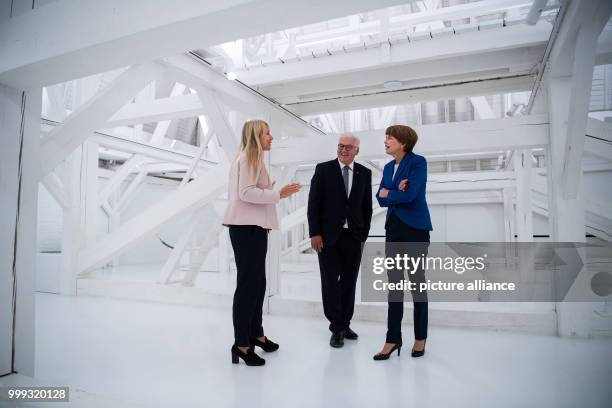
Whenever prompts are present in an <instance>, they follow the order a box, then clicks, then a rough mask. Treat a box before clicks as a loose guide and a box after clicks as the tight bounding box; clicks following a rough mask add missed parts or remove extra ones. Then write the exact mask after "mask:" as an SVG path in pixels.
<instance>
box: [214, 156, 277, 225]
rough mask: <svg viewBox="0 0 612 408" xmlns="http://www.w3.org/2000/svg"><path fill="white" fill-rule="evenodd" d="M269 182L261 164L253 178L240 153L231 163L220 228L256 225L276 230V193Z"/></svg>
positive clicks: (264, 167)
mask: <svg viewBox="0 0 612 408" xmlns="http://www.w3.org/2000/svg"><path fill="white" fill-rule="evenodd" d="M272 185H273V184H272V181H271V180H270V176H269V175H268V171H267V170H266V166H265V165H264V164H263V163H262V164H261V166H260V167H259V169H258V170H257V172H255V174H254V173H253V172H252V171H251V169H249V168H248V166H247V162H246V156H245V155H244V154H243V153H241V154H240V156H239V157H238V158H237V159H236V160H234V163H233V164H232V167H231V169H230V175H229V191H228V204H227V209H226V210H225V216H224V217H223V225H226V226H229V225H259V226H260V227H262V228H266V229H278V218H277V215H276V203H277V202H278V201H279V200H280V193H279V192H278V191H274V190H272Z"/></svg>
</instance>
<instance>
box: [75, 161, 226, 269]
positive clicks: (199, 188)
mask: <svg viewBox="0 0 612 408" xmlns="http://www.w3.org/2000/svg"><path fill="white" fill-rule="evenodd" d="M226 188H227V168H225V167H224V166H219V167H218V168H216V169H214V170H211V171H209V172H207V173H206V174H205V175H203V176H202V177H201V178H199V179H197V180H195V181H193V182H191V183H188V184H186V185H184V186H182V187H181V188H180V189H179V190H177V191H176V192H174V193H173V194H170V195H168V196H167V197H165V198H164V199H162V200H160V201H158V202H156V203H155V204H153V205H152V206H151V207H149V208H148V209H146V210H145V211H143V212H142V213H140V214H139V215H137V216H135V217H134V218H132V219H131V220H129V221H128V222H126V223H125V224H123V225H122V226H121V227H119V228H118V229H117V231H116V232H115V233H113V234H110V235H107V236H106V237H104V238H103V239H101V240H100V241H98V242H97V243H96V244H95V245H93V246H91V247H88V248H85V249H83V250H82V251H80V253H79V258H78V271H79V273H85V272H88V271H91V270H92V269H94V268H96V267H99V266H101V265H103V264H104V262H106V261H108V260H110V259H112V257H113V256H114V255H116V254H118V253H120V252H121V251H125V250H127V249H129V248H130V246H131V245H133V244H135V243H137V242H138V241H139V240H140V239H142V238H144V237H147V236H149V235H151V234H153V233H155V232H156V231H158V230H159V228H160V227H161V226H162V225H164V224H165V223H167V222H169V221H171V220H174V219H175V218H176V217H178V216H179V215H186V214H189V213H191V212H192V211H194V210H195V209H196V208H199V207H201V206H203V205H204V204H206V203H208V202H210V201H211V200H213V199H214V198H216V197H218V196H219V195H220V194H221V193H223V192H224V191H225V190H226Z"/></svg>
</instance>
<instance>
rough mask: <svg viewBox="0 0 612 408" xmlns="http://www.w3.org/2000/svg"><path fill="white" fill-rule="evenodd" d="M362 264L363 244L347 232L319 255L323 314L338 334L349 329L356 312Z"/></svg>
mask: <svg viewBox="0 0 612 408" xmlns="http://www.w3.org/2000/svg"><path fill="white" fill-rule="evenodd" d="M360 262H361V242H360V241H358V240H357V239H355V238H354V237H353V236H352V235H351V233H350V232H349V231H348V230H347V229H343V230H342V233H341V235H340V238H339V239H338V241H336V242H335V243H334V244H333V245H326V244H325V241H323V250H322V251H321V252H320V253H319V269H320V271H321V294H322V297H323V311H324V313H325V317H326V318H327V320H329V330H331V332H332V333H337V332H339V331H342V330H344V329H346V328H348V327H349V325H350V323H351V319H352V318H353V311H354V310H355V286H356V285H357V275H358V274H359V264H360Z"/></svg>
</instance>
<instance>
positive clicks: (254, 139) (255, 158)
mask: <svg viewBox="0 0 612 408" xmlns="http://www.w3.org/2000/svg"><path fill="white" fill-rule="evenodd" d="M269 129H270V126H268V124H267V123H266V122H265V121H263V120H259V119H255V120H248V121H246V122H245V123H244V126H242V141H241V142H240V153H244V155H245V156H246V162H247V168H248V169H250V170H251V171H252V172H253V173H256V172H257V170H258V169H259V167H260V166H261V162H262V160H263V147H262V145H261V137H262V136H263V134H264V133H265V132H266V131H267V130H269Z"/></svg>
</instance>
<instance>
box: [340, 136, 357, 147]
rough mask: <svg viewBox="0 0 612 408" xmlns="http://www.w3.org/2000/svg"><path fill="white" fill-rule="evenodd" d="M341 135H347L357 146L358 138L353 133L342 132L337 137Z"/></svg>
mask: <svg viewBox="0 0 612 408" xmlns="http://www.w3.org/2000/svg"><path fill="white" fill-rule="evenodd" d="M343 137H348V138H351V139H353V140H354V141H355V145H357V147H359V143H360V140H359V138H358V137H357V136H355V135H354V134H352V133H350V132H347V133H342V134H341V135H340V137H339V138H338V139H342V138H343Z"/></svg>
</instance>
